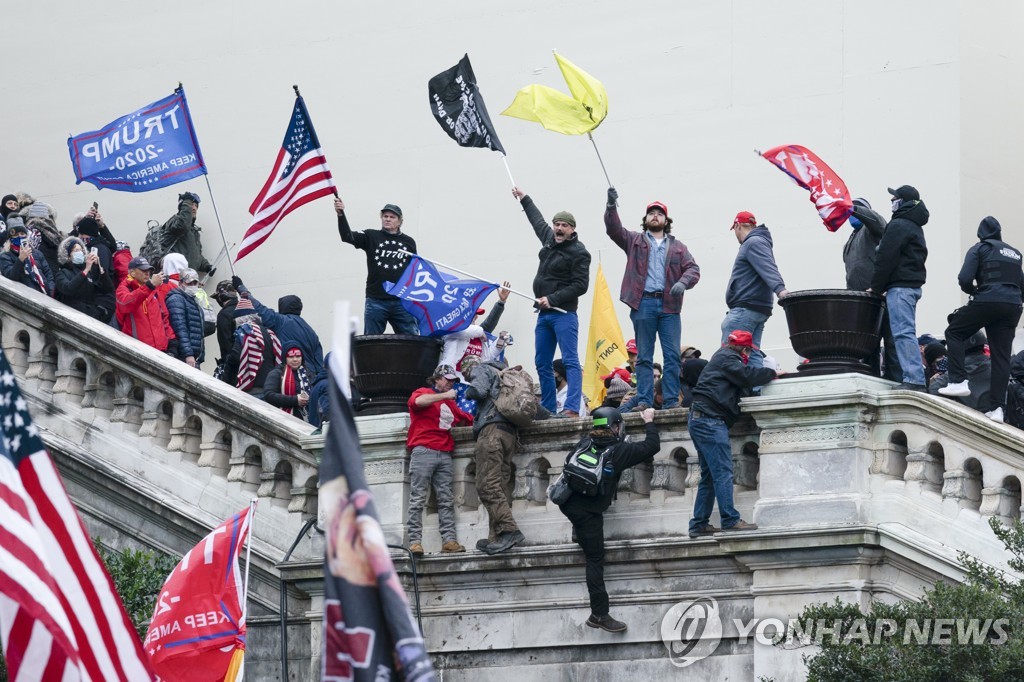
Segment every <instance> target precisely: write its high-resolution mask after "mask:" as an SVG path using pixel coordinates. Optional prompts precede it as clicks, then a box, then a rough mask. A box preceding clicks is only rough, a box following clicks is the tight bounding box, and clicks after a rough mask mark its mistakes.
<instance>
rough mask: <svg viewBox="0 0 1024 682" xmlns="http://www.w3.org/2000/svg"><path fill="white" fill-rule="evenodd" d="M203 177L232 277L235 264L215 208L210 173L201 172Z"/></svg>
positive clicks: (218, 213)
mask: <svg viewBox="0 0 1024 682" xmlns="http://www.w3.org/2000/svg"><path fill="white" fill-rule="evenodd" d="M203 177H204V178H206V189H208V190H209V191H210V202H211V203H212V204H213V215H214V217H216V218H217V227H218V228H219V229H220V238H221V240H222V241H223V242H224V249H225V250H226V251H227V253H228V268H230V270H231V276H232V277H234V275H235V264H234V262H232V260H231V258H230V256H231V249H230V247H228V238H227V236H226V235H225V234H224V225H223V224H221V222H220V211H218V210H217V199H216V198H215V197H214V196H213V187H212V186H211V185H210V174H209V173H203ZM206 276H207V277H209V276H210V273H206Z"/></svg>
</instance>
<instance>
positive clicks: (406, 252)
mask: <svg viewBox="0 0 1024 682" xmlns="http://www.w3.org/2000/svg"><path fill="white" fill-rule="evenodd" d="M398 252H399V253H404V254H405V255H407V256H417V257H419V258H422V259H423V260H425V261H427V262H428V263H433V264H434V265H436V266H438V267H441V268H444V269H445V270H451V271H452V272H457V273H459V274H460V275H465V276H466V277H472V278H473V279H478V280H480V281H484V282H486V281H487V280H485V279H484V278H483V277H478V276H476V275H474V274H473V273H471V272H466V271H465V270H459V269H458V268H453V267H452V266H450V265H445V264H444V263H439V262H438V261H436V260H430V259H429V258H427V257H425V256H422V255H420V254H418V253H413V252H411V251H406V250H404V249H398ZM495 286H497V285H495ZM502 288H503V289H508V287H502ZM508 291H509V293H511V294H515V295H516V296H521V297H523V298H525V299H527V300H529V301H530V302H532V303H536V302H537V298H536V297H535V296H530V295H529V294H524V293H523V292H521V291H516V290H515V289H508ZM549 310H557V311H558V312H560V313H564V312H566V311H565V310H563V309H561V308H556V307H554V306H551V308H549Z"/></svg>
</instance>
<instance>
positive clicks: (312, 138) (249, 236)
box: [235, 97, 335, 262]
mask: <svg viewBox="0 0 1024 682" xmlns="http://www.w3.org/2000/svg"><path fill="white" fill-rule="evenodd" d="M334 193H335V190H334V180H333V179H332V178H331V169H330V168H328V167H327V158H326V157H324V153H323V152H322V151H321V150H320V140H318V139H317V137H316V131H315V130H313V122H312V121H310V120H309V112H307V111H306V103H305V102H303V101H302V98H301V97H296V98H295V109H294V110H293V111H292V118H291V121H290V122H289V123H288V132H286V133H285V135H284V142H283V143H282V144H281V151H280V152H278V154H277V161H275V162H274V170H272V171H271V172H270V177H269V178H267V182H266V184H265V185H263V189H262V190H260V193H259V195H258V196H257V197H256V199H255V200H254V201H253V202H252V205H251V206H250V207H249V213H251V214H252V224H251V225H249V229H248V230H246V231H245V236H244V237H242V245H241V246H240V247H239V249H238V255H237V256H235V262H238V261H240V260H241V259H242V257H243V256H245V255H246V254H248V253H249V252H250V251H252V250H253V249H255V248H256V247H257V246H259V245H260V244H262V243H263V242H264V241H266V240H267V237H269V236H270V233H271V232H273V231H274V228H275V227H277V224H278V223H279V222H281V219H282V218H284V217H285V216H286V215H288V214H289V213H291V212H292V211H294V210H295V209H297V208H298V207H299V206H302V205H303V204H308V203H309V202H310V201H313V200H314V199H319V198H320V197H325V196H327V195H329V194H334Z"/></svg>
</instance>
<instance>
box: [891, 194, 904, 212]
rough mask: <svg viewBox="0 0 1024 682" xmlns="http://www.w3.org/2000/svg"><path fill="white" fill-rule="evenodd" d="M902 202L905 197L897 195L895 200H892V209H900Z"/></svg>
mask: <svg viewBox="0 0 1024 682" xmlns="http://www.w3.org/2000/svg"><path fill="white" fill-rule="evenodd" d="M902 203H903V199H900V198H898V197H897V198H895V199H893V200H892V210H893V211H896V210H898V209H899V207H900V204H902Z"/></svg>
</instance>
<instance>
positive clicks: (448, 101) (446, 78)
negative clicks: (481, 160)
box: [427, 54, 505, 154]
mask: <svg viewBox="0 0 1024 682" xmlns="http://www.w3.org/2000/svg"><path fill="white" fill-rule="evenodd" d="M427 88H428V89H429V91H430V109H431V111H432V112H433V114H434V118H435V119H436V120H437V122H438V123H439V124H440V126H441V128H442V129H443V130H444V132H446V133H448V137H450V138H452V139H453V140H455V141H456V142H458V143H459V146H460V147H485V148H487V149H490V150H492V151H496V152H499V153H501V154H504V153H505V150H504V149H503V148H502V146H501V142H499V141H498V134H497V133H495V132H494V124H493V123H491V117H490V116H488V115H487V107H486V106H485V105H484V100H483V98H482V97H481V96H480V89H479V88H477V86H476V76H475V75H474V74H473V66H472V65H471V64H470V63H469V55H468V54H467V55H463V57H462V59H460V60H459V63H458V64H456V65H455V66H453V67H452V68H450V69H448V70H446V71H442V72H441V73H439V74H437V75H436V76H434V77H433V78H431V79H430V83H428V84H427Z"/></svg>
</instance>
